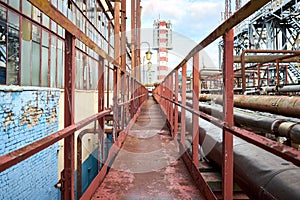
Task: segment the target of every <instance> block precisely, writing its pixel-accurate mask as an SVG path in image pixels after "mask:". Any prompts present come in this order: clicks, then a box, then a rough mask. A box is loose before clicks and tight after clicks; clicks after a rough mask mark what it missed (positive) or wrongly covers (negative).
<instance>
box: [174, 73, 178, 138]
mask: <svg viewBox="0 0 300 200" xmlns="http://www.w3.org/2000/svg"><path fill="white" fill-rule="evenodd" d="M178 85H179V80H178V69H176V70H175V102H177V103H178V88H179V86H178ZM174 112H175V113H174V133H173V136H174V138H175V139H177V134H178V106H177V105H175V107H174Z"/></svg>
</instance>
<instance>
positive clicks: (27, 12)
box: [22, 0, 32, 17]
mask: <svg viewBox="0 0 300 200" xmlns="http://www.w3.org/2000/svg"><path fill="white" fill-rule="evenodd" d="M31 9H32V5H31V3H29V2H28V1H27V0H22V11H23V13H24V14H25V15H27V16H29V17H31Z"/></svg>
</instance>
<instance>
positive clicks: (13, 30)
mask: <svg viewBox="0 0 300 200" xmlns="http://www.w3.org/2000/svg"><path fill="white" fill-rule="evenodd" d="M19 33H20V30H19V15H17V14H16V13H13V12H10V11H9V12H8V63H7V64H8V65H7V83H8V84H13V85H17V84H19V78H18V77H19V65H20V63H19V61H20V58H19V55H20V54H19V52H20V42H19Z"/></svg>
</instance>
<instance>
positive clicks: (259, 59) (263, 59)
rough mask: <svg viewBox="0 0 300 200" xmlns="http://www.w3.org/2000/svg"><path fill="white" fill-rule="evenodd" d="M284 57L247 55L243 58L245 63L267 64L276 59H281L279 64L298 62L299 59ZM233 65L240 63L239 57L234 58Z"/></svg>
mask: <svg viewBox="0 0 300 200" xmlns="http://www.w3.org/2000/svg"><path fill="white" fill-rule="evenodd" d="M285 58H286V55H249V56H245V58H244V61H245V63H268V62H271V61H274V60H276V59H283V60H282V61H281V62H285V63H289V62H300V57H299V56H295V57H293V58H288V59H285ZM234 62H235V63H241V57H240V56H234Z"/></svg>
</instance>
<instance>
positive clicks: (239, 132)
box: [159, 95, 300, 166]
mask: <svg viewBox="0 0 300 200" xmlns="http://www.w3.org/2000/svg"><path fill="white" fill-rule="evenodd" d="M159 96H161V95H159ZM161 98H163V99H165V100H167V101H170V102H172V103H173V104H175V105H177V106H179V107H181V108H183V109H185V110H187V111H189V112H191V113H192V114H195V115H197V116H198V117H201V118H202V119H205V120H207V121H209V122H211V123H212V124H214V125H216V126H218V127H220V128H224V129H226V130H228V131H230V132H231V133H232V134H234V135H235V136H237V137H239V138H241V139H243V140H245V141H247V142H250V143H251V144H254V145H256V146H258V147H260V148H262V149H264V150H266V151H269V152H271V153H273V154H275V155H277V156H279V157H281V158H283V159H285V160H287V161H290V162H292V163H294V164H295V165H297V166H300V151H298V150H297V149H295V148H292V147H289V146H286V145H283V144H280V143H278V142H276V141H273V140H271V139H268V138H265V137H263V136H260V135H257V134H255V133H253V132H251V131H248V130H245V129H242V128H239V127H237V126H231V125H229V124H228V123H225V122H224V121H222V120H220V119H218V118H215V117H213V116H211V115H209V114H206V113H204V112H201V111H199V110H194V109H193V108H191V107H189V106H185V105H183V104H181V103H179V102H176V101H174V100H172V99H169V98H166V97H164V96H161Z"/></svg>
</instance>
